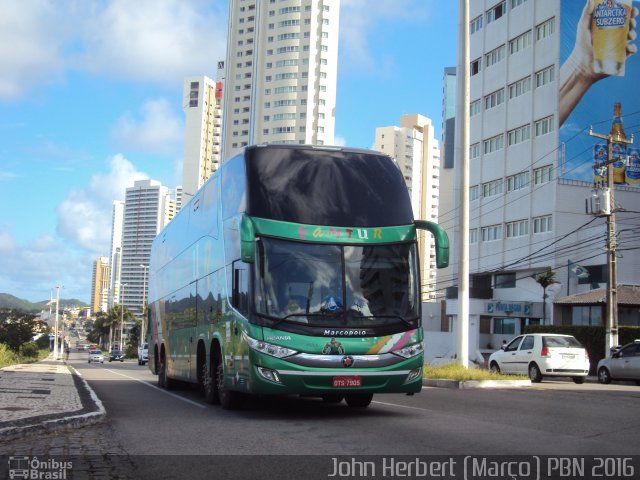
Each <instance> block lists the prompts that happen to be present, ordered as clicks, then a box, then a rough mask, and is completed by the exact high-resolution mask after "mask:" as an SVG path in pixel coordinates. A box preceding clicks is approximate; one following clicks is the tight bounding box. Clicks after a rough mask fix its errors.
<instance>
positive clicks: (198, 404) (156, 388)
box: [104, 368, 207, 408]
mask: <svg viewBox="0 0 640 480" xmlns="http://www.w3.org/2000/svg"><path fill="white" fill-rule="evenodd" d="M104 370H106V371H107V372H111V373H115V374H116V375H120V376H121V377H125V378H128V379H130V380H135V381H136V382H139V383H141V384H143V385H146V386H147V387H151V388H153V389H154V390H158V391H159V392H162V393H166V394H167V395H170V396H172V397H173V398H177V399H178V400H182V401H183V402H187V403H190V404H191V405H195V406H196V407H200V408H207V406H206V405H202V404H201V403H198V402H194V401H193V400H189V399H188V398H184V397H181V396H180V395H176V394H175V393H172V392H168V391H166V390H163V389H162V388H160V387H156V386H155V385H151V384H150V383H149V382H147V381H145V380H140V379H138V378H135V377H130V376H129V375H125V374H124V373H120V372H116V371H115V370H110V369H108V368H105V369H104Z"/></svg>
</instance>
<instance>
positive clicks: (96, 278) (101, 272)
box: [91, 257, 109, 313]
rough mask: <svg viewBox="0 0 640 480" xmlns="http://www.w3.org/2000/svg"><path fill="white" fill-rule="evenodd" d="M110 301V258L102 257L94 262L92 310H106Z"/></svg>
mask: <svg viewBox="0 0 640 480" xmlns="http://www.w3.org/2000/svg"><path fill="white" fill-rule="evenodd" d="M108 301H109V259H108V258H107V257H100V258H98V259H97V260H96V261H94V262H93V273H92V275H91V311H92V312H93V313H97V312H106V311H107V304H108Z"/></svg>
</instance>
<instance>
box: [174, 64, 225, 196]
mask: <svg viewBox="0 0 640 480" xmlns="http://www.w3.org/2000/svg"><path fill="white" fill-rule="evenodd" d="M182 108H183V110H184V113H185V138H184V158H183V163H182V187H183V192H184V193H186V194H187V195H188V196H189V195H193V194H195V192H196V191H197V190H198V189H199V188H200V187H201V186H202V185H203V184H204V182H205V181H206V180H207V179H208V178H209V177H210V176H211V174H212V173H213V172H215V171H216V170H217V168H218V166H219V165H220V149H221V142H222V135H221V131H222V82H215V81H213V80H211V79H210V78H209V77H205V76H197V77H187V78H185V79H184V87H183V100H182ZM189 198H190V197H189Z"/></svg>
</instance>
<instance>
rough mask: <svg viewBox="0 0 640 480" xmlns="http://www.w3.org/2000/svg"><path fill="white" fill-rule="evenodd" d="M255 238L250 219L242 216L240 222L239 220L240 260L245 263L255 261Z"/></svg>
mask: <svg viewBox="0 0 640 480" xmlns="http://www.w3.org/2000/svg"><path fill="white" fill-rule="evenodd" d="M255 238H256V233H255V229H254V228H253V222H252V221H251V218H250V217H248V216H247V215H242V220H240V258H241V259H242V261H243V262H245V263H253V262H255V260H256V250H255Z"/></svg>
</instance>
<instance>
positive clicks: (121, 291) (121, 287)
mask: <svg viewBox="0 0 640 480" xmlns="http://www.w3.org/2000/svg"><path fill="white" fill-rule="evenodd" d="M126 286H127V284H126V283H122V284H120V350H122V347H123V345H122V331H123V327H124V287H126Z"/></svg>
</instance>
